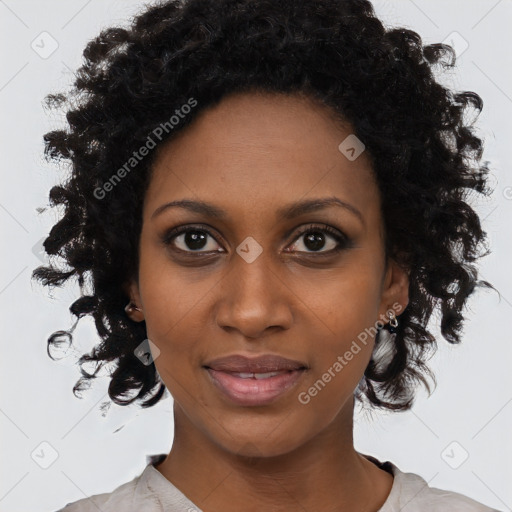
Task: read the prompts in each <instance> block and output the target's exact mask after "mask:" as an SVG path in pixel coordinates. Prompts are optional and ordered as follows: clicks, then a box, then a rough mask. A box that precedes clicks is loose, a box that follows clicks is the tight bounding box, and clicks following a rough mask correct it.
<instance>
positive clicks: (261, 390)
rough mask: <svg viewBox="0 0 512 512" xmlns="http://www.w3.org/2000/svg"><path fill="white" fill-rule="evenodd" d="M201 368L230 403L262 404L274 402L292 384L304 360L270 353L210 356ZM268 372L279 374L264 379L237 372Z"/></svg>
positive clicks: (301, 370) (304, 369)
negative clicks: (210, 359) (256, 355)
mask: <svg viewBox="0 0 512 512" xmlns="http://www.w3.org/2000/svg"><path fill="white" fill-rule="evenodd" d="M203 368H205V369H206V371H207V373H208V375H209V377H210V381H211V382H212V383H213V384H214V386H215V387H216V389H218V390H219V391H221V392H222V394H223V396H224V397H226V398H228V399H229V400H230V401H231V402H232V403H235V404H237V405H244V406H258V405H266V404H269V403H272V402H274V401H276V400H277V399H278V398H280V397H281V396H282V395H284V394H285V393H286V392H288V391H289V390H290V389H291V388H292V387H294V386H295V385H296V384H297V383H298V382H299V380H300V379H301V378H302V376H303V374H304V373H305V372H306V371H307V369H308V367H307V365H306V364H305V363H302V362H300V361H295V360H292V359H287V358H284V357H281V356H277V355H274V354H265V355H262V356H259V357H247V356H243V355H241V354H236V355H232V356H227V357H222V358H218V359H214V360H212V361H210V362H208V363H207V364H206V365H204V366H203ZM272 372H279V374H278V375H275V376H265V378H255V377H254V375H253V376H252V377H249V376H247V375H245V376H240V375H237V374H238V373H242V374H249V373H256V374H259V375H262V374H266V373H272Z"/></svg>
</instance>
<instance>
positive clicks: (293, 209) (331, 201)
mask: <svg viewBox="0 0 512 512" xmlns="http://www.w3.org/2000/svg"><path fill="white" fill-rule="evenodd" d="M329 206H339V207H341V208H344V209H346V210H348V211H349V212H351V213H353V214H354V215H355V216H356V217H358V218H359V220H360V221H361V223H362V224H363V225H365V221H364V217H363V215H362V213H361V212H360V211H359V210H358V209H357V208H356V207H355V206H353V205H351V204H350V203H347V202H345V201H342V200H341V199H339V198H337V197H334V196H333V197H321V198H316V199H307V200H304V201H295V202H293V203H290V204H288V205H286V206H284V207H281V208H279V209H278V210H277V212H276V214H277V217H278V218H284V219H292V218H294V217H298V216H299V215H303V214H305V213H310V212H314V211H317V210H323V209H324V208H327V207H329ZM173 207H174V208H183V209H185V210H189V211H192V212H195V213H199V214H203V215H205V216H208V217H212V218H216V219H226V218H227V217H228V214H227V212H226V211H225V210H222V209H221V208H219V207H217V206H215V205H213V204H210V203H207V202H205V201H195V200H192V199H180V200H176V201H171V202H169V203H165V204H163V205H161V206H159V207H158V208H157V209H156V210H155V211H154V212H153V214H152V215H151V218H152V219H154V218H155V217H156V216H157V215H160V214H161V213H162V212H164V211H165V210H167V209H168V208H173Z"/></svg>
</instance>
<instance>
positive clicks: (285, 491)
mask: <svg viewBox="0 0 512 512" xmlns="http://www.w3.org/2000/svg"><path fill="white" fill-rule="evenodd" d="M347 405H348V407H347V408H346V410H341V411H340V414H339V415H338V416H337V417H336V418H335V420H334V421H333V422H332V423H331V424H330V425H329V427H328V428H327V429H325V430H324V431H322V432H321V433H320V434H318V435H317V436H315V437H314V438H313V439H310V440H309V441H307V442H306V443H304V444H302V445H300V446H298V447H297V448H295V449H293V450H292V451H290V452H287V453H284V454H280V455H275V456H261V455H258V450H257V447H256V446H254V447H253V449H252V450H251V449H250V447H249V446H245V447H244V450H240V452H242V451H243V453H244V454H243V455H240V454H239V453H233V452H232V451H228V450H226V449H225V448H224V447H222V446H220V445H219V444H217V443H215V442H214V441H213V440H212V439H211V438H208V437H207V436H205V435H204V434H203V432H201V431H200V430H199V429H197V428H195V427H194V425H193V424H192V423H191V422H190V420H189V419H188V417H187V416H186V415H185V414H184V413H183V411H182V409H181V408H180V407H179V405H177V404H176V402H175V405H174V420H175V433H174V440H173V445H172V449H171V452H170V453H169V455H168V456H167V458H166V459H165V460H164V461H163V462H162V463H160V464H159V465H158V467H157V470H158V471H159V472H160V473H161V474H162V475H163V476H164V477H165V478H167V479H168V480H169V481H170V482H172V483H173V484H174V485H175V486H176V487H177V488H178V489H179V490H180V491H181V492H182V493H183V494H185V495H186V496H187V497H188V498H189V499H190V500H191V501H192V502H194V503H195V504H196V505H197V506H199V507H200V508H201V509H202V510H203V511H205V512H208V511H216V510H222V511H224V512H235V511H236V512H239V511H240V510H245V511H251V512H252V511H253V510H254V511H261V510H268V511H273V510H276V511H277V510H279V511H288V510H289V511H296V510H297V509H299V510H300V509H304V510H323V511H325V512H330V511H333V512H334V511H335V510H340V509H348V510H355V509H357V510H361V511H367V512H376V511H377V510H378V509H379V508H380V507H381V506H382V504H383V503H384V502H385V500H386V498H387V496H388V495H389V492H390V490H391V486H392V483H393V477H392V475H390V474H389V473H387V472H385V471H383V470H381V469H380V468H378V467H377V466H376V465H375V464H373V463H372V462H370V461H368V460H367V459H366V458H365V457H363V456H362V455H360V454H359V453H358V452H356V450H355V449H354V446H353V436H352V430H353V421H352V418H353V400H351V403H350V404H347Z"/></svg>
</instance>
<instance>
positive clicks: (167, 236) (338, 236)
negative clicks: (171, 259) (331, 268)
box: [162, 224, 351, 256]
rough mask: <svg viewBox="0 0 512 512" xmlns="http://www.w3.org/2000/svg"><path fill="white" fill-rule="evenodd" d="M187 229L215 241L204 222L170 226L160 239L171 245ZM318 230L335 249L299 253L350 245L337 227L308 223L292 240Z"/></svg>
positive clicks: (324, 253)
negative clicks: (335, 245) (334, 244)
mask: <svg viewBox="0 0 512 512" xmlns="http://www.w3.org/2000/svg"><path fill="white" fill-rule="evenodd" d="M189 231H200V232H203V233H206V234H207V235H208V236H210V237H212V238H213V239H214V240H215V241H217V240H216V239H215V237H214V236H213V235H212V233H211V232H210V229H209V228H208V226H206V225H204V224H197V225H188V226H179V227H177V228H172V229H170V230H169V231H167V232H166V233H164V235H163V237H162V241H163V243H164V244H165V245H167V246H172V245H173V243H172V240H173V239H174V238H176V237H177V236H179V235H181V234H183V233H187V232H189ZM318 232H324V233H327V234H328V235H330V236H331V237H332V238H334V240H335V241H336V242H338V246H337V247H336V248H335V249H330V250H329V251H321V252H315V251H311V252H305V251H299V252H300V254H307V255H308V256H310V255H317V256H322V255H324V256H332V255H333V254H337V253H338V252H340V251H342V250H343V249H346V248H348V247H350V245H351V240H350V239H349V238H348V237H347V236H346V235H344V234H343V233H341V232H340V231H338V230H337V229H335V228H332V227H331V226H326V225H317V224H310V225H308V226H307V227H306V228H305V229H303V230H302V231H300V232H299V233H298V234H297V236H296V237H295V238H294V240H293V241H294V242H295V241H296V240H298V239H299V238H300V237H301V236H304V235H307V234H310V233H318ZM217 243H218V242H217ZM219 245H220V244H219ZM175 249H176V251H178V252H181V253H184V254H187V255H189V254H193V255H196V254H197V255H202V256H204V255H211V254H212V253H215V254H218V253H219V252H221V251H184V250H183V249H177V248H175Z"/></svg>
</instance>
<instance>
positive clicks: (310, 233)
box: [292, 227, 344, 253]
mask: <svg viewBox="0 0 512 512" xmlns="http://www.w3.org/2000/svg"><path fill="white" fill-rule="evenodd" d="M326 233H327V236H326V235H325V234H326ZM329 239H330V240H331V242H330V244H329V243H327V246H328V247H327V250H324V251H321V252H323V253H328V252H332V251H337V250H339V249H340V245H341V244H342V242H343V241H344V238H343V236H341V235H340V234H338V233H336V232H335V231H333V230H332V229H330V228H326V227H323V228H316V227H315V228H309V229H307V230H306V231H303V232H302V233H300V234H299V236H298V238H297V240H302V242H301V245H302V246H303V247H305V248H306V250H303V249H301V248H300V244H299V249H297V250H298V252H306V253H317V252H320V250H321V249H325V248H326V247H325V246H326V240H327V241H328V240H329ZM296 245H297V242H296V243H295V244H294V245H293V246H292V247H294V246H296Z"/></svg>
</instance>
